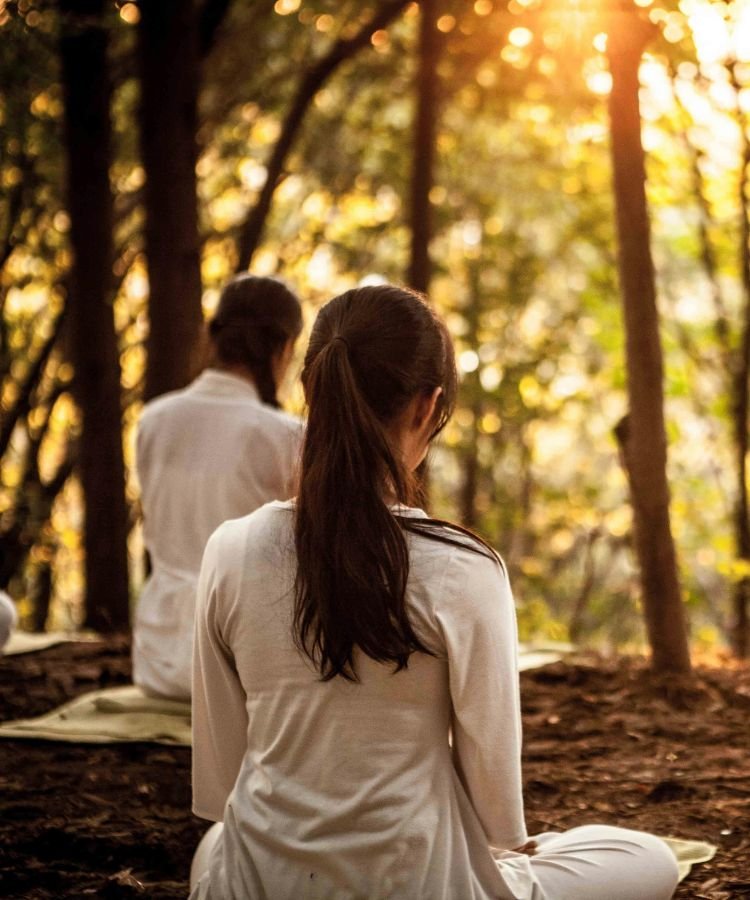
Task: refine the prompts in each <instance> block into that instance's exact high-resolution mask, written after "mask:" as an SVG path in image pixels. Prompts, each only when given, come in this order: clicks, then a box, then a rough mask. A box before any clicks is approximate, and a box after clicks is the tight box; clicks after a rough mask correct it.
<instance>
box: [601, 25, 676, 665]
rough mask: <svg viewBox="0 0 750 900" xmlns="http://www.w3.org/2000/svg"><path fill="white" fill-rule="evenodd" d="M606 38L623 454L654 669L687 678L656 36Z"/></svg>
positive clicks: (625, 31) (624, 33) (613, 32)
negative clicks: (670, 462)
mask: <svg viewBox="0 0 750 900" xmlns="http://www.w3.org/2000/svg"><path fill="white" fill-rule="evenodd" d="M608 31H609V39H608V47H607V53H608V57H609V65H610V71H611V74H612V82H613V83H612V91H611V93H610V97H609V113H610V128H611V149H612V162H613V176H614V193H615V201H616V212H617V231H618V237H619V256H618V264H619V272H620V285H621V291H622V301H623V311H624V320H625V337H626V356H627V359H626V364H627V376H628V401H629V409H630V412H629V428H628V431H627V435H626V437H625V441H624V443H623V455H624V458H625V463H626V468H627V471H628V475H629V480H630V490H631V495H632V504H633V512H634V530H635V546H636V553H637V557H638V562H639V564H640V570H641V587H642V592H643V606H644V612H645V618H646V628H647V632H648V638H649V642H650V645H651V651H652V665H653V668H654V669H655V670H656V671H658V672H665V671H674V672H689V671H690V654H689V649H688V640H687V630H686V623H685V612H684V607H683V604H682V597H681V593H680V584H679V578H678V573H677V561H676V554H675V549H674V542H673V540H672V532H671V528H670V520H669V488H668V485H667V477H666V463H667V439H666V430H665V426H664V391H663V383H662V382H663V363H662V350H661V342H660V336H659V320H658V313H657V308H656V285H655V278H654V268H653V262H652V259H651V247H650V225H649V217H648V208H647V202H646V169H645V159H644V152H643V145H642V143H641V120H640V106H639V98H638V92H639V82H638V69H639V66H640V60H641V54H642V52H643V49H644V47H645V45H646V42H647V40H648V35H649V34H650V30H647V28H646V26H641V24H640V20H639V19H638V18H637V17H636V14H635V11H633V12H632V13H621V14H619V15H616V16H613V20H612V25H611V27H610V28H609V29H608Z"/></svg>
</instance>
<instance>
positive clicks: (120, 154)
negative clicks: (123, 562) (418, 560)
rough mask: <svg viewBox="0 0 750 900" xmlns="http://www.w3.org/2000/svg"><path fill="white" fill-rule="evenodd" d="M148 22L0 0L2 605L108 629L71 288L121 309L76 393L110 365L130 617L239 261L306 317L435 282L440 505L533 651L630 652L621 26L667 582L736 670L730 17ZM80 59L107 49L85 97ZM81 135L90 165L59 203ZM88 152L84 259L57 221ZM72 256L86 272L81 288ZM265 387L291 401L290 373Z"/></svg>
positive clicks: (351, 11)
mask: <svg viewBox="0 0 750 900" xmlns="http://www.w3.org/2000/svg"><path fill="white" fill-rule="evenodd" d="M156 6H158V4H156ZM161 7H162V8H161V9H157V8H155V6H154V4H153V3H150V2H148V0H143V2H140V3H134V2H120V3H114V2H106V3H105V2H99V3H97V2H95V0H91V2H88V3H86V2H74V0H67V2H62V0H61V2H59V3H54V2H49V0H14V2H11V0H0V125H1V127H0V184H1V185H2V193H1V194H0V267H1V268H0V304H1V310H2V317H1V319H0V322H1V325H0V409H1V411H2V425H1V426H0V539H1V540H2V548H3V552H2V556H1V557H0V588H5V589H7V590H9V592H10V593H11V594H12V595H13V596H14V598H15V599H17V600H18V601H19V603H20V610H21V613H22V616H23V619H24V624H25V626H26V627H30V628H36V629H39V628H43V627H44V626H45V624H47V625H50V626H52V627H55V628H69V627H72V626H77V625H79V624H80V623H82V622H84V621H85V622H87V623H89V624H91V623H92V622H93V623H96V616H92V615H91V614H90V613H91V610H90V609H87V605H88V606H90V604H91V603H92V602H94V601H93V600H92V599H91V597H90V596H87V595H86V592H85V590H84V583H85V572H86V570H85V568H84V562H83V560H84V544H83V538H82V526H83V518H84V502H83V498H82V490H81V479H80V478H79V477H78V473H79V472H80V471H81V465H83V471H84V472H85V471H88V472H89V473H92V472H93V471H94V470H93V469H92V468H88V469H87V468H86V466H87V463H86V459H87V455H86V454H87V452H88V451H87V450H86V446H87V443H86V441H85V440H82V435H81V421H82V420H81V414H80V412H79V409H80V404H81V401H80V396H78V395H74V378H75V377H76V376H77V375H78V376H79V378H82V376H81V372H82V366H83V363H82V362H81V360H83V359H84V358H87V357H86V354H87V352H88V351H89V350H90V347H87V344H91V343H92V342H93V343H96V344H97V345H101V346H102V347H103V346H104V343H103V342H100V341H99V338H98V335H99V334H100V333H101V332H100V330H99V329H100V328H106V327H107V323H106V320H105V319H101V320H97V322H98V323H99V324H96V323H95V322H94V320H93V319H92V318H90V316H96V315H98V314H99V312H101V310H100V309H99V307H97V308H96V309H94V308H91V309H89V311H88V312H87V311H86V309H83V307H82V305H81V302H82V301H81V300H80V298H81V297H82V296H83V289H82V288H81V284H92V283H93V282H92V281H91V278H95V277H99V278H100V279H102V278H103V279H104V281H105V282H107V286H106V290H107V291H109V295H108V299H107V308H108V309H109V310H110V311H111V312H110V315H111V314H112V313H113V315H112V327H113V328H114V331H113V341H114V343H113V347H114V348H115V351H116V352H115V353H114V355H112V357H111V359H110V357H109V356H107V354H105V353H102V354H101V356H100V358H99V359H98V361H95V362H94V363H92V365H93V368H92V369H91V370H90V372H89V377H90V378H91V379H92V380H93V381H94V382H103V381H106V378H105V377H104V376H103V374H102V373H103V372H105V370H106V372H110V373H111V372H115V373H116V386H115V390H116V391H117V392H118V393H119V398H120V401H119V402H120V403H121V412H122V440H123V445H124V468H125V471H126V473H127V493H126V495H125V496H126V501H127V506H125V505H123V510H122V516H123V522H124V523H125V524H124V532H123V534H124V533H125V531H126V532H127V542H128V549H129V573H130V574H129V591H130V594H131V597H132V598H136V597H137V595H138V591H139V587H140V584H141V582H142V578H143V564H142V549H141V539H140V526H139V510H138V491H137V485H136V483H135V479H134V475H133V452H134V451H133V445H134V429H135V425H136V423H137V420H138V416H139V412H140V410H141V408H142V403H143V400H144V397H151V396H154V395H155V394H157V393H160V392H162V391H163V390H166V389H170V388H172V387H176V386H179V385H180V384H181V383H184V382H185V379H186V377H187V376H188V374H189V372H190V371H192V370H194V369H196V368H197V367H198V366H199V364H200V346H199V338H198V337H197V335H198V334H199V330H200V321H201V310H202V312H203V314H210V312H211V311H212V309H214V307H215V305H216V303H217V300H218V294H219V291H220V289H221V287H222V285H223V284H224V283H225V282H226V280H227V279H228V278H229V277H230V276H231V275H232V274H233V273H234V272H236V271H239V270H243V269H246V268H248V267H249V268H250V270H251V271H252V272H254V273H257V274H262V275H278V276H280V277H282V278H284V279H285V280H286V281H288V282H289V283H290V284H291V285H293V286H294V288H295V289H296V290H297V291H298V292H299V294H300V296H301V297H303V299H304V301H305V317H306V323H307V327H308V328H309V325H310V323H311V322H312V319H313V318H314V315H315V313H316V310H317V308H318V307H319V306H320V304H321V303H323V302H324V301H325V300H326V299H328V298H330V297H331V296H333V295H334V294H335V293H337V292H339V291H341V290H343V289H346V288H349V287H352V286H354V285H357V284H372V283H380V282H385V281H393V282H397V283H407V282H408V283H411V284H413V285H414V286H416V287H419V288H422V289H428V294H429V297H430V301H431V302H432V303H433V304H434V305H435V307H436V308H437V309H438V310H439V311H440V312H441V313H442V314H443V315H444V316H445V317H446V319H447V321H448V324H449V327H450V330H451V332H452V335H453V337H454V339H455V342H456V347H457V354H458V362H459V367H460V372H461V393H460V402H459V406H458V409H457V412H456V415H455V417H454V419H453V421H452V422H451V423H450V425H449V426H448V428H447V429H446V431H445V433H444V435H443V436H442V437H441V439H440V441H439V442H438V444H437V445H436V446H435V448H434V450H433V453H432V461H431V469H430V479H429V483H430V491H431V502H432V510H433V511H434V512H435V513H436V514H439V515H441V516H444V517H447V518H451V519H454V520H456V521H459V522H462V523H464V524H466V525H469V526H470V527H472V528H475V529H477V530H478V531H479V532H481V533H482V534H483V535H484V536H485V537H486V538H487V539H488V540H489V541H490V542H491V543H492V544H493V545H494V546H495V547H497V548H498V549H499V551H500V552H501V553H502V555H503V557H504V558H505V560H506V562H507V564H508V567H509V569H510V572H511V577H512V580H513V583H514V588H515V593H516V595H517V600H518V608H519V624H520V629H521V635H522V637H524V638H530V637H537V638H548V639H555V640H572V641H575V642H580V643H585V644H592V645H596V646H600V647H603V648H607V649H620V650H622V649H640V648H642V647H643V645H644V641H645V636H644V627H643V617H642V614H641V583H640V580H639V575H638V566H637V563H636V557H635V554H634V547H633V514H632V506H631V502H630V496H629V486H628V477H627V473H626V468H624V466H623V459H622V458H621V457H622V454H621V451H620V449H619V448H618V440H617V438H616V434H615V430H616V428H617V427H618V425H619V424H621V422H622V420H623V418H624V417H625V416H626V415H627V413H628V395H627V392H626V380H627V376H626V371H627V370H626V340H625V330H624V326H623V309H622V303H621V296H620V291H621V286H620V281H621V279H620V277H619V276H618V233H617V224H616V223H617V217H616V209H615V194H614V191H613V171H612V165H613V163H612V156H611V139H612V129H611V127H610V116H612V117H614V115H615V112H616V110H613V109H612V104H611V103H610V109H609V111H608V99H609V98H610V97H611V96H612V95H611V92H612V89H613V71H614V69H613V59H614V55H613V49H612V42H613V40H614V39H615V38H617V40H618V41H619V40H621V35H622V33H623V29H625V30H626V31H627V29H629V28H630V29H633V30H635V29H639V34H641V35H642V45H643V49H642V51H641V49H640V47H639V49H638V54H639V59H640V65H639V69H638V74H639V79H640V92H639V96H640V136H641V140H642V145H643V148H644V150H645V162H646V190H647V201H648V210H649V217H650V247H651V253H652V256H653V261H654V271H655V276H656V292H657V307H658V311H659V323H660V337H661V348H662V351H663V360H664V379H663V385H664V392H665V403H664V416H665V421H666V435H667V440H668V448H669V452H668V468H667V474H668V480H669V486H670V491H671V504H670V512H671V530H672V533H673V535H674V542H675V546H676V550H677V559H678V564H679V573H680V583H681V591H682V596H683V598H684V602H685V604H686V609H687V615H688V619H689V630H690V639H691V644H692V647H693V651H694V653H696V652H697V653H704V654H713V653H716V652H717V651H720V650H722V648H724V647H726V646H728V645H729V644H730V643H733V644H734V647H735V650H738V651H739V652H743V647H744V651H746V650H747V636H745V638H744V641H745V643H744V644H743V641H742V639H741V637H740V638H738V630H737V629H738V621H737V620H738V616H739V617H740V618H741V616H740V613H739V612H738V611H741V609H742V608H743V605H744V608H745V609H746V608H747V597H746V596H745V593H744V591H745V590H746V583H747V582H748V579H750V531H749V529H750V525H748V510H747V479H746V472H745V459H746V456H747V414H748V397H747V394H748V367H749V366H750V242H749V237H750V210H749V209H748V204H750V192H749V191H748V179H749V178H750V0H735V2H733V3H725V2H720V0H680V2H679V3H675V2H672V0H636V2H635V3H634V4H632V5H631V3H630V2H629V0H628V2H626V3H624V4H619V3H618V4H614V3H609V2H608V0H510V2H504V0H503V2H500V0H476V2H474V3H470V2H469V3H467V2H458V0H439V2H438V0H428V2H423V3H420V4H417V3H414V2H412V3H409V2H396V0H381V2H374V0H346V2H339V0H337V2H333V0H276V2H275V3H271V2H262V0H257V2H253V0H233V2H232V0H223V2H222V0H203V2H202V3H199V4H192V3H187V2H185V3H179V2H177V3H174V2H165V3H163V4H161ZM170 16H171V17H172V18H171V19H170V18H169V17H170ZM618 35H620V37H619V38H618V37H617V36H618ZM613 36H614V37H613ZM77 41H90V43H89V44H88V45H87V46H88V47H89V48H90V49H91V48H93V49H91V54H92V55H91V57H90V58H91V59H93V58H94V54H95V53H98V54H99V55H98V56H97V57H96V58H97V59H98V65H100V67H101V71H102V72H104V73H105V74H106V87H107V90H106V91H103V89H102V91H101V92H100V93H101V96H99V97H98V98H97V97H93V95H94V93H95V92H94V91H92V90H89V92H88V95H87V94H86V76H85V72H84V71H83V70H82V67H81V66H79V68H78V69H76V65H75V59H76V55H75V53H74V52H73V50H74V48H75V47H79V48H80V46H82V45H81V44H76V42H77ZM608 45H609V46H608ZM76 52H78V51H76ZM87 52H88V51H87ZM80 57H81V54H80V52H78V57H77V58H78V59H79V61H80ZM76 79H77V80H76ZM97 84H98V82H97ZM101 84H102V85H104V84H105V81H104V80H103V81H102V82H101ZM76 91H78V92H79V93H78V94H76ZM76 96H79V97H86V96H88V97H89V100H91V102H92V103H93V102H94V100H96V102H97V103H99V104H100V106H99V107H98V108H100V109H101V108H104V109H105V110H108V114H109V123H110V134H109V135H108V136H104V137H102V136H99V137H98V138H97V137H96V136H95V135H92V133H91V132H90V130H89V131H87V129H90V120H84V121H82V122H78V123H77V122H76V121H71V118H73V119H74V118H75V117H71V99H70V98H71V97H76ZM92 97H93V99H92ZM66 98H67V107H66ZM102 104H103V107H102ZM92 108H93V107H92ZM66 109H67V118H66ZM77 128H78V129H79V131H78V132H77V131H76V129H77ZM186 129H187V130H186ZM76 134H79V135H80V134H83V135H86V134H88V135H89V137H90V141H89V143H90V144H91V146H92V148H93V149H92V156H91V159H90V160H89V161H88V162H87V163H86V166H87V167H88V168H85V170H84V171H81V173H80V175H79V179H80V180H79V181H78V182H75V183H77V184H78V185H79V186H80V185H82V186H83V187H79V189H78V190H77V191H73V192H72V193H71V185H73V184H74V181H75V177H76V176H75V172H76V165H75V161H76V160H79V161H81V157H80V156H79V155H75V154H73V155H71V147H72V143H71V142H73V141H74V140H75V138H76ZM105 150H106V153H105ZM102 161H103V163H102ZM102 164H103V165H104V168H103V169H102ZM82 166H83V163H82V162H81V165H79V166H78V168H79V169H80V168H82ZM97 166H98V171H100V172H104V175H105V180H104V183H103V188H102V183H101V182H100V183H99V188H98V191H99V193H98V194H97V196H99V197H101V198H102V203H103V206H101V207H99V208H100V210H103V212H101V213H100V214H101V215H105V216H106V217H108V218H107V221H108V222H109V227H108V228H107V229H105V230H106V232H107V234H106V235H105V237H106V241H105V244H104V245H101V244H98V245H97V246H98V249H97V246H94V245H93V244H88V243H87V242H86V240H85V239H84V238H83V237H82V235H83V232H80V233H79V234H78V236H76V234H75V233H73V234H71V225H72V221H81V217H82V216H84V217H85V216H86V215H92V211H91V208H90V207H91V206H92V204H93V203H94V201H93V200H92V198H93V197H94V196H95V185H94V181H95V179H94V177H93V175H91V177H90V181H87V177H88V176H87V173H93V172H94V170H95V169H96V168H97ZM107 172H108V175H109V178H108V186H109V192H110V193H111V203H109V201H108V200H107V199H106V197H104V194H102V189H103V191H104V193H107V179H106V173H107ZM71 201H72V202H71ZM108 203H109V207H108V205H107V204H108ZM420 203H421V204H422V205H421V206H420ZM154 209H160V210H162V215H160V216H157V217H154V214H153V211H154ZM149 213H150V214H149ZM172 228H173V229H174V230H173V231H170V229H172ZM74 231H75V229H74ZM101 237H102V235H101V234H99V238H101ZM620 238H621V239H622V235H620ZM76 242H77V243H76ZM74 245H75V246H76V247H77V257H76V258H77V259H78V261H79V264H80V263H81V261H82V259H83V258H84V257H86V255H87V253H88V252H90V254H91V256H92V257H93V259H87V260H86V262H87V264H90V265H91V266H94V267H95V264H97V261H98V264H99V266H100V269H101V265H102V263H103V264H104V268H105V271H104V273H102V271H98V272H93V273H89V274H90V276H91V278H90V279H89V281H88V282H85V279H84V281H81V275H80V272H78V273H77V274H76V273H75V272H73V268H72V267H73V260H74V254H73V246H74ZM102 246H103V247H104V249H103V250H102V249H101V248H102ZM110 258H111V265H110V262H109V260H110ZM109 282H111V284H110V283H109ZM102 283H103V282H102ZM165 298H166V299H165ZM100 306H101V304H100ZM102 323H103V324H102ZM187 344H190V347H191V353H192V356H191V355H189V354H186V353H185V349H184V348H185V346H186V345H187ZM303 345H304V340H303V341H301V342H300V347H299V352H300V353H301V352H302V350H303ZM157 361H161V362H160V363H159V364H162V363H163V366H162V368H161V369H159V368H158V365H157ZM97 367H98V368H97ZM180 367H182V368H180ZM298 371H299V365H297V366H296V369H295V374H296V373H297V372H298ZM107 377H108V376H107ZM285 399H286V405H287V407H288V408H290V409H292V410H294V411H297V412H302V398H301V394H300V390H299V388H298V387H297V386H296V384H292V383H291V380H290V384H289V385H288V386H287V391H286V395H285ZM84 402H85V400H84ZM96 402H98V401H94V400H92V401H91V403H92V406H91V408H92V409H96V405H95V403H96ZM118 414H119V413H118ZM95 419H96V416H95V417H94V419H88V420H87V422H93V421H94V420H95ZM87 427H88V426H87ZM91 427H93V426H91ZM100 446H102V445H101V444H100ZM103 452H104V451H102V453H103ZM112 452H113V453H114V454H115V455H116V452H117V451H116V450H113V451H112ZM82 457H83V462H82ZM111 461H112V460H111V459H110V458H105V460H104V463H105V465H108V464H109V463H110V462H111ZM113 464H114V463H113ZM97 477H99V479H100V480H99V481H97V480H96V478H97ZM92 479H93V481H92ZM84 480H85V479H84ZM92 483H95V484H99V485H101V489H102V491H104V487H105V486H104V483H103V482H102V481H101V477H100V476H94V475H92V474H90V475H89V485H91V484H92ZM92 490H93V489H92V488H91V487H89V488H88V491H89V493H91V491H92ZM86 508H87V509H89V514H91V510H90V507H88V506H87V507H86ZM123 541H124V538H123Z"/></svg>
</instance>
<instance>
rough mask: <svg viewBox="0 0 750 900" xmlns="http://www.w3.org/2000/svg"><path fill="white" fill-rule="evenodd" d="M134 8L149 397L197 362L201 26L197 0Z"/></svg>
mask: <svg viewBox="0 0 750 900" xmlns="http://www.w3.org/2000/svg"><path fill="white" fill-rule="evenodd" d="M139 6H140V10H141V18H140V23H139V26H138V38H139V55H140V70H141V92H142V96H141V111H140V131H141V151H142V156H143V164H144V168H145V170H146V186H145V194H144V196H145V203H146V255H147V257H148V277H149V323H150V327H149V335H148V341H147V353H148V363H147V370H146V388H145V397H146V399H151V398H152V397H155V396H157V395H158V394H162V393H164V392H166V391H170V390H174V389H176V388H180V387H184V385H186V384H187V383H188V382H189V381H190V380H191V379H192V378H193V376H194V375H195V374H197V371H198V367H199V359H200V350H201V340H202V329H203V312H202V308H201V293H202V289H201V271H200V239H199V235H198V213H197V200H196V176H195V163H196V141H195V127H196V102H197V92H198V80H199V63H198V26H197V16H196V11H195V4H194V0H142V2H141V3H140V4H139Z"/></svg>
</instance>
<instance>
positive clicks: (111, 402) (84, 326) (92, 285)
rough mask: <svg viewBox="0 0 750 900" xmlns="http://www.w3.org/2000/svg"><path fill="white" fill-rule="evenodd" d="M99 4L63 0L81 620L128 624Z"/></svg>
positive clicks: (109, 627)
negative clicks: (82, 555)
mask: <svg viewBox="0 0 750 900" xmlns="http://www.w3.org/2000/svg"><path fill="white" fill-rule="evenodd" d="M104 7H105V4H104V0H61V3H60V9H61V12H62V13H63V27H62V35H61V39H60V53H61V59H62V73H63V89H64V97H65V142H66V148H67V157H68V172H67V193H68V210H69V213H70V219H71V243H72V249H73V254H74V263H73V270H72V277H71V282H72V292H71V295H70V297H69V298H68V307H67V315H68V316H69V323H68V324H69V328H70V348H71V357H72V361H73V364H74V367H75V381H74V391H75V396H76V398H77V401H78V405H79V407H80V410H81V416H82V424H83V428H82V435H81V440H80V449H79V466H78V471H79V474H80V479H81V485H82V487H83V496H84V511H85V536H84V546H85V551H86V562H85V573H86V600H85V608H86V617H85V624H86V626H88V627H91V628H95V629H97V630H99V631H113V630H118V629H121V628H126V627H127V625H128V556H127V543H126V541H127V534H128V515H127V506H126V501H125V473H124V464H123V452H122V433H121V408H120V363H119V356H118V348H117V335H116V332H115V322H114V312H113V308H112V301H113V296H112V262H113V250H112V196H111V193H110V186H109V162H110V120H109V104H110V89H109V82H108V77H107V32H106V29H105V27H104V23H103V15H104Z"/></svg>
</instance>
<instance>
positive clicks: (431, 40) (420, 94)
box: [407, 0, 441, 294]
mask: <svg viewBox="0 0 750 900" xmlns="http://www.w3.org/2000/svg"><path fill="white" fill-rule="evenodd" d="M419 5H420V22H419V68H418V71H417V81H416V114H415V117H414V150H413V155H412V176H411V205H410V225H411V255H410V259H409V273H408V276H407V280H408V282H409V284H410V285H411V287H413V288H414V290H416V291H421V292H422V293H423V294H426V293H427V292H428V291H429V288H430V279H431V277H432V263H431V261H430V240H431V239H432V207H431V205H430V190H431V189H432V186H433V184H434V168H435V135H436V131H437V121H438V111H437V107H438V97H437V94H438V90H437V88H438V80H437V79H438V76H437V65H438V60H439V58H440V44H441V42H440V32H439V31H438V29H437V16H438V0H421V2H420V4H419Z"/></svg>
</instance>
